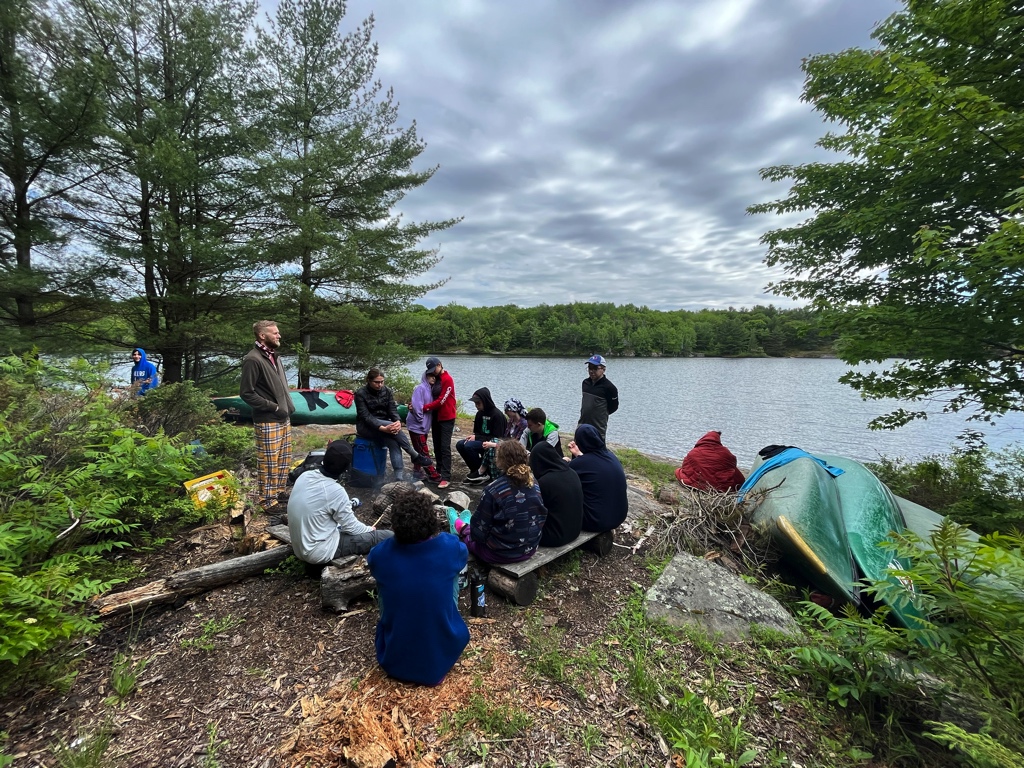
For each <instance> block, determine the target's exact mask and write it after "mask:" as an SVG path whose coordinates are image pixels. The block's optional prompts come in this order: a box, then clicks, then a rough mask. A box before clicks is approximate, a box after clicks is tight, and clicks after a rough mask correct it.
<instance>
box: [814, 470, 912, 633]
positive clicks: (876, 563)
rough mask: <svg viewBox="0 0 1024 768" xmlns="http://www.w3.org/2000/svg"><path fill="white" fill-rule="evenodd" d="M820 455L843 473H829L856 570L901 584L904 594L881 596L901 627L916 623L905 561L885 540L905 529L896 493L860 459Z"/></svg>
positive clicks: (871, 578)
mask: <svg viewBox="0 0 1024 768" xmlns="http://www.w3.org/2000/svg"><path fill="white" fill-rule="evenodd" d="M821 458H822V459H824V460H825V461H826V462H828V463H829V464H830V465H832V466H833V467H838V468H839V469H841V470H843V474H841V475H839V476H838V477H836V478H833V482H835V484H836V487H837V488H838V489H839V500H840V503H841V507H842V511H843V522H844V524H845V525H846V535H847V538H848V540H849V542H850V551H851V552H852V553H853V559H854V561H856V563H857V569H858V571H859V572H860V574H861V575H862V576H863V577H864V578H866V579H867V580H868V581H870V582H872V583H874V582H882V581H889V582H894V583H898V584H900V585H901V586H902V587H903V588H904V590H906V592H905V593H901V594H900V595H899V597H897V598H894V599H891V600H886V604H887V605H888V606H889V608H890V610H891V615H892V617H893V618H894V619H895V620H896V621H897V622H898V623H900V624H902V625H903V626H905V627H910V628H914V627H919V626H921V623H920V622H921V620H922V619H923V618H924V617H923V616H922V614H921V612H920V610H918V607H917V601H916V591H915V589H914V583H913V582H912V581H911V580H910V579H909V578H907V577H905V576H902V575H899V572H900V571H906V570H907V569H909V568H910V561H909V560H908V559H906V558H904V557H899V556H898V555H897V553H896V550H895V548H894V547H893V546H892V545H891V544H887V543H886V541H887V540H889V539H891V538H892V535H893V534H894V533H896V534H900V533H903V531H904V530H905V529H906V527H907V526H906V521H905V520H904V519H903V513H902V512H901V511H900V506H899V504H898V503H897V502H896V497H895V496H893V494H892V491H890V490H889V489H888V488H887V487H886V486H885V484H884V483H882V481H881V480H879V479H878V478H877V477H875V475H874V473H873V472H872V471H871V470H869V469H868V468H867V467H865V466H864V465H863V464H861V463H860V462H859V461H854V460H853V459H848V458H845V457H843V456H829V455H822V456H821Z"/></svg>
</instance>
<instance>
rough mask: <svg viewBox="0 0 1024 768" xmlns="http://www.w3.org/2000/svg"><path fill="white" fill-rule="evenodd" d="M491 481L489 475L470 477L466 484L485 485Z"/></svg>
mask: <svg viewBox="0 0 1024 768" xmlns="http://www.w3.org/2000/svg"><path fill="white" fill-rule="evenodd" d="M490 481H491V478H489V477H488V476H487V475H469V476H468V477H467V478H466V482H467V483H469V484H470V485H483V484H484V483H489V482H490Z"/></svg>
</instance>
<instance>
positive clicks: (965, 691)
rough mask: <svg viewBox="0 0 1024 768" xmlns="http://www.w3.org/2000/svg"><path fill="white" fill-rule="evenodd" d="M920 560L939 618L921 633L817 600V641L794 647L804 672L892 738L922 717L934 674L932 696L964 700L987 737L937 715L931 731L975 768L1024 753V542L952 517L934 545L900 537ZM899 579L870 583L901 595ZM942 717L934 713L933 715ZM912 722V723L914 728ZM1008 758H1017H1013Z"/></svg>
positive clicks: (923, 590)
mask: <svg viewBox="0 0 1024 768" xmlns="http://www.w3.org/2000/svg"><path fill="white" fill-rule="evenodd" d="M896 547H897V550H898V554H899V555H900V556H903V557H907V558H911V559H912V561H913V566H912V567H911V568H910V569H909V570H908V571H906V572H904V573H903V574H902V575H903V576H905V577H908V578H910V579H911V580H912V581H913V583H914V587H915V589H916V591H917V593H918V595H919V597H920V601H921V605H922V606H923V608H924V610H925V612H926V615H927V616H929V618H930V621H929V622H927V623H926V624H925V625H924V626H922V627H919V628H915V629H901V628H895V627H892V626H889V625H888V624H886V623H885V621H884V618H885V617H884V611H883V612H881V613H880V614H877V615H875V616H874V617H871V618H863V617H860V616H856V615H855V614H853V613H852V612H851V613H849V614H847V615H845V616H843V617H839V618H837V617H834V616H832V615H831V614H830V613H828V611H825V610H824V609H822V608H820V607H819V606H816V605H814V604H812V603H808V604H806V608H805V612H804V619H805V620H806V621H807V622H808V623H809V626H808V631H809V636H810V638H811V640H812V642H811V643H807V644H805V645H803V646H801V647H798V648H795V649H793V651H792V661H793V663H794V666H795V668H796V670H797V671H799V672H800V673H802V674H804V675H805V676H807V677H808V678H809V679H810V680H812V681H813V682H814V683H815V684H816V687H817V688H818V689H819V690H821V691H823V692H824V693H825V694H826V695H827V697H828V699H829V701H831V702H833V703H834V704H836V705H838V706H840V707H845V708H848V709H850V710H851V711H853V712H854V713H855V714H857V715H858V716H859V717H860V719H861V722H862V724H863V733H864V734H865V735H868V734H870V735H873V736H875V737H877V738H880V739H881V738H883V737H885V736H892V735H893V733H894V732H899V731H900V730H901V729H902V727H903V724H904V723H908V724H915V725H913V728H916V723H917V721H918V720H919V719H920V717H921V706H922V703H921V702H922V700H921V696H920V690H919V686H920V684H921V683H922V681H926V680H928V679H933V682H931V683H930V685H931V686H932V687H933V688H934V687H938V688H939V689H940V690H938V691H935V693H934V697H933V699H934V700H935V701H946V700H949V699H950V697H951V696H954V695H955V696H956V697H957V700H958V701H960V702H961V704H960V705H959V706H958V707H957V708H958V709H959V710H960V711H971V712H975V713H977V716H978V718H979V719H980V720H981V721H982V722H983V723H984V728H983V730H982V731H981V735H978V734H969V733H966V732H965V731H964V729H963V727H962V725H961V724H960V723H949V722H941V721H939V720H938V719H937V718H934V717H933V718H932V719H933V720H934V722H932V723H931V724H930V726H929V730H928V731H927V732H926V734H925V735H926V736H928V737H929V738H932V739H933V740H935V741H938V742H940V743H943V744H946V745H948V746H950V747H951V748H956V749H959V750H961V751H962V752H963V753H964V754H965V755H968V756H970V757H971V758H972V759H974V760H975V762H974V764H979V765H980V764H986V765H1000V764H1003V763H1000V762H999V761H1000V760H1001V759H1002V758H1001V757H1000V755H1002V756H1006V755H1011V756H1012V757H1013V759H1014V760H1015V761H1016V764H1020V761H1021V760H1022V759H1024V755H1022V754H1021V753H1022V750H1024V725H1022V722H1021V713H1022V712H1024V538H1022V537H1021V536H1000V535H993V536H992V537H989V538H987V539H983V540H982V541H981V542H974V541H972V540H970V539H969V538H968V536H967V535H966V532H965V531H964V530H963V529H962V528H960V527H958V526H957V525H956V524H954V523H951V522H949V521H947V522H945V523H944V524H943V525H942V526H941V527H940V528H939V529H938V530H937V531H935V532H934V533H933V534H932V535H931V537H930V538H929V540H928V541H927V542H925V541H921V540H920V539H918V538H917V537H915V536H913V535H908V536H907V537H906V539H901V540H900V541H898V542H896ZM902 589H903V587H902V586H900V585H896V584H893V583H891V582H880V583H878V584H876V585H874V586H873V587H872V588H871V591H872V592H873V593H874V594H875V596H876V597H877V598H879V599H882V598H887V597H888V598H892V597H893V596H894V593H895V591H897V590H902ZM933 714H934V713H933ZM910 730H912V728H908V731H910ZM1005 764H1014V763H1013V762H1011V763H1005Z"/></svg>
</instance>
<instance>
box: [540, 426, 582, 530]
mask: <svg viewBox="0 0 1024 768" xmlns="http://www.w3.org/2000/svg"><path fill="white" fill-rule="evenodd" d="M530 469H532V470H533V476H534V477H536V478H537V485H539V486H540V495H541V497H542V498H543V499H544V506H545V507H547V509H548V519H547V520H546V521H544V530H543V531H542V532H541V535H540V545H541V546H542V547H561V546H563V545H565V544H568V543H569V542H570V541H573V540H574V539H575V538H576V537H577V536H579V535H580V530H581V529H582V526H583V486H582V485H581V484H580V477H579V475H577V474H576V473H575V472H573V471H572V470H571V469H570V468H569V465H568V464H566V462H565V459H564V458H563V457H562V455H561V454H560V453H558V451H556V450H555V449H554V448H552V447H551V445H550V444H549V443H547V442H541V443H537V445H535V446H534V447H533V450H532V451H530Z"/></svg>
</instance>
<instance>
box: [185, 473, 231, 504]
mask: <svg viewBox="0 0 1024 768" xmlns="http://www.w3.org/2000/svg"><path fill="white" fill-rule="evenodd" d="M184 486H185V490H186V491H187V492H188V495H189V497H190V498H191V499H192V503H193V504H195V505H196V506H197V507H204V506H206V504H207V503H208V502H209V501H210V500H211V499H214V498H219V497H223V499H224V501H225V503H227V504H233V503H234V502H235V500H236V496H237V493H236V490H235V488H236V486H235V476H234V475H233V474H231V472H230V471H228V470H226V469H222V470H220V471H219V472H213V473H211V474H209V475H203V476H202V477H197V478H195V479H194V480H188V481H186V482H185V483H184Z"/></svg>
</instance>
